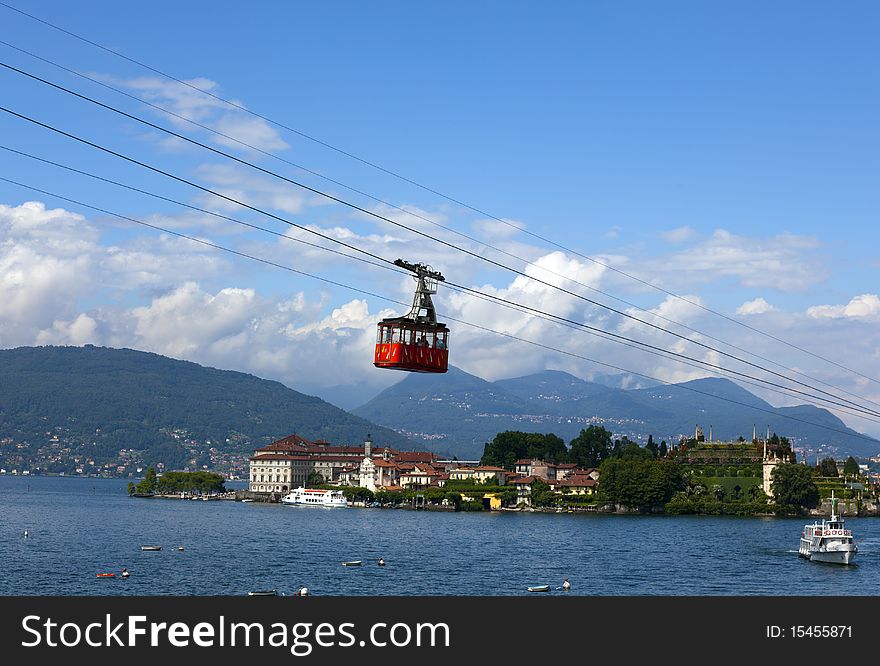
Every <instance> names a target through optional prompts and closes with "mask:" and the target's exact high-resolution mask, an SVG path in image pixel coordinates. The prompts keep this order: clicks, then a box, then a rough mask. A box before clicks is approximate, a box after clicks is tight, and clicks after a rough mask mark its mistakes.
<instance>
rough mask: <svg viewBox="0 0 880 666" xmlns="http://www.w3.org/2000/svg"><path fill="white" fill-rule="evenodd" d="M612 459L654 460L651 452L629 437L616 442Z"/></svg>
mask: <svg viewBox="0 0 880 666" xmlns="http://www.w3.org/2000/svg"><path fill="white" fill-rule="evenodd" d="M611 457H612V458H619V459H621V460H652V459H653V458H654V456H653V455H651V452H650V451H648V450H647V449H643V448H642V447H641V446H639V445H638V444H636V443H635V442H634V441H632V440H631V439H629V438H628V437H624V438H623V439H619V440H617V441H615V442H614V449H613V450H612V452H611Z"/></svg>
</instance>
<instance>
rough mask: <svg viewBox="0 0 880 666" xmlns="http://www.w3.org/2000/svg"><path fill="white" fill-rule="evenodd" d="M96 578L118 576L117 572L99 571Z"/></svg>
mask: <svg viewBox="0 0 880 666" xmlns="http://www.w3.org/2000/svg"><path fill="white" fill-rule="evenodd" d="M95 578H116V574H115V573H99V574H95Z"/></svg>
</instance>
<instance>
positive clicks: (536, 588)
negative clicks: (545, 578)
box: [529, 585, 550, 592]
mask: <svg viewBox="0 0 880 666" xmlns="http://www.w3.org/2000/svg"><path fill="white" fill-rule="evenodd" d="M549 591H550V586H549V585H533V586H532V587H530V588H529V592H549Z"/></svg>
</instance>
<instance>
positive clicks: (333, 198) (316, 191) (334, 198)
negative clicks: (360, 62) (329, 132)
mask: <svg viewBox="0 0 880 666" xmlns="http://www.w3.org/2000/svg"><path fill="white" fill-rule="evenodd" d="M0 66H3V67H6V68H7V69H11V70H13V71H16V72H19V73H22V74H24V75H25V76H28V77H30V78H33V79H36V80H38V81H41V82H43V83H47V84H48V85H50V86H52V87H55V88H58V89H60V90H63V91H64V92H68V93H70V94H72V95H74V96H76V97H79V98H82V99H84V100H87V101H90V102H92V103H94V104H96V105H98V106H101V107H103V108H106V109H108V110H110V111H113V112H115V113H117V114H119V115H122V116H124V117H127V118H130V119H132V120H135V121H137V122H140V123H142V124H144V125H147V126H149V127H152V128H154V129H158V130H160V131H162V132H165V133H167V134H169V135H171V136H174V137H177V138H180V139H182V140H184V141H187V142H189V143H191V144H194V145H197V146H200V147H202V148H204V149H206V150H209V151H211V152H214V153H217V154H219V155H221V156H224V157H226V158H228V159H231V160H234V161H236V162H239V163H241V164H244V165H246V166H249V167H251V168H253V169H256V170H258V171H260V172H263V173H266V174H268V175H271V176H273V177H276V178H278V179H280V180H283V181H285V182H288V183H291V184H293V185H296V186H298V187H300V188H303V189H305V190H307V191H309V192H312V193H314V194H318V195H320V196H322V197H325V198H327V199H329V200H331V201H334V202H336V203H339V204H342V205H344V206H347V207H349V208H351V209H353V210H357V211H359V212H361V213H364V214H367V215H369V216H372V217H375V218H377V219H380V220H383V221H385V222H387V223H389V224H392V225H394V226H398V227H401V228H403V229H406V230H408V231H410V232H412V233H415V234H417V235H420V236H423V237H425V238H428V239H430V240H433V241H435V242H437V243H439V244H442V245H444V246H447V247H449V248H452V249H455V250H458V251H459V252H462V253H464V254H467V255H469V256H472V257H474V258H476V259H480V260H482V261H485V262H487V263H489V264H492V265H494V266H497V267H499V268H502V269H504V270H507V271H510V272H512V273H515V274H517V275H520V276H522V277H525V278H527V279H530V280H533V281H535V282H538V283H540V284H543V285H545V286H547V287H550V288H552V289H556V290H557V291H560V292H562V293H565V294H568V295H570V296H573V297H574V298H577V299H580V300H583V301H585V302H587V303H590V304H592V305H595V306H597V307H600V308H603V309H606V310H609V311H610V312H614V313H615V314H618V315H620V316H622V317H625V318H627V319H631V320H633V321H636V322H639V323H641V324H643V325H645V326H648V327H650V328H653V329H655V330H658V331H661V332H663V333H666V334H668V335H672V336H674V337H676V338H679V339H681V340H684V341H686V342H689V343H691V344H693V345H695V346H698V347H702V348H704V349H706V350H709V351H713V352H715V353H718V354H721V355H723V356H725V357H727V358H730V359H733V360H735V361H738V362H740V363H743V364H745V365H749V366H751V367H753V368H756V369H758V370H761V371H763V372H766V373H768V374H771V375H774V376H777V377H780V378H782V379H785V380H787V381H790V382H793V383H795V384H798V385H800V386H804V387H806V388H809V389H811V390H813V391H816V392H818V393H822V394H825V395H828V396H831V397H833V398H836V399H841V400H844V402H848V403H851V404H853V405H857V403H854V402H853V401H850V400H847V399H844V398H840V396H836V395H834V394H833V393H829V392H828V391H824V390H822V389H819V388H816V387H814V386H811V385H810V384H807V383H805V382H801V381H799V380H796V379H792V378H791V377H787V376H785V375H783V374H781V373H779V372H776V371H774V370H770V369H769V368H766V367H764V366H762V365H760V364H757V363H754V362H752V361H748V360H746V359H743V358H741V357H739V356H736V355H734V354H731V353H729V352H725V351H723V350H720V349H717V348H716V347H712V346H711V345H707V344H705V343H703V342H700V341H698V340H694V339H692V338H689V337H687V336H684V335H682V334H680V333H676V332H674V331H670V330H668V329H665V328H663V327H661V326H658V325H656V324H653V323H651V322H648V321H645V320H643V319H640V318H639V317H636V316H634V315H632V314H630V313H627V312H625V311H621V310H618V309H616V308H613V307H611V306H609V305H606V304H604V303H600V302H598V301H595V300H593V299H590V298H587V297H586V296H583V295H581V294H578V293H576V292H573V291H571V290H568V289H565V288H563V287H560V286H558V285H554V284H552V283H550V282H547V281H546V280H542V279H541V278H538V277H535V276H532V275H528V274H527V273H525V272H523V271H521V270H519V269H516V268H513V267H510V266H506V265H504V264H502V263H500V262H497V261H495V260H493V259H490V258H488V257H484V256H482V255H480V254H477V253H475V252H473V251H471V250H468V249H466V248H462V247H459V246H457V245H455V244H453V243H450V242H449V241H445V240H443V239H441V238H437V237H436V236H432V235H431V234H428V233H426V232H424V231H419V230H418V229H414V228H412V227H409V226H407V225H405V224H403V223H401V222H397V221H395V220H393V219H391V218H388V217H385V216H383V215H380V214H379V213H376V212H374V211H370V210H368V209H366V208H363V207H361V206H358V205H357V204H353V203H351V202H348V201H346V200H344V199H341V198H340V197H337V196H334V195H332V194H328V193H326V192H323V191H321V190H319V189H316V188H314V187H311V186H309V185H306V184H304V183H300V182H298V181H296V180H293V179H290V178H288V177H286V176H283V175H280V174H277V173H275V172H272V171H270V170H268V169H265V168H263V167H261V166H259V165H255V164H252V163H250V162H248V161H246V160H243V159H241V158H238V157H236V156H234V155H231V154H229V153H226V152H224V151H222V150H219V149H217V148H214V147H212V146H209V145H207V144H204V143H201V142H199V141H196V140H195V139H192V138H190V137H187V136H185V135H183V134H180V133H178V132H174V131H173V130H169V129H167V128H164V127H162V126H160V125H157V124H155V123H152V122H150V121H148V120H145V119H143V118H139V117H137V116H134V115H132V114H129V113H126V112H125V111H122V110H120V109H116V108H114V107H112V106H109V105H107V104H104V103H103V102H100V101H98V100H93V99H91V98H89V97H87V96H85V95H82V94H80V93H77V92H75V91H71V90H69V89H67V88H64V87H63V86H59V85H58V84H55V83H52V82H49V81H46V80H44V79H41V78H40V77H36V76H34V75H32V74H29V73H27V72H24V71H23V70H19V69H17V68H15V67H11V66H10V65H7V64H5V63H2V62H0ZM0 111H4V112H5V113H8V114H10V115H13V116H16V117H18V118H20V119H22V120H26V121H28V122H30V123H32V124H35V125H37V126H40V127H43V128H45V129H49V130H51V131H53V132H56V133H58V134H60V135H62V136H66V137H68V138H71V139H73V140H75V141H78V142H81V143H83V144H85V145H88V146H91V147H93V148H96V149H98V150H101V151H103V152H105V153H108V154H110V155H113V156H115V157H119V158H121V159H124V160H126V161H129V162H131V163H133V164H137V165H139V166H141V167H144V168H147V169H150V170H152V171H154V172H157V173H160V174H162V175H165V176H167V177H170V178H173V179H175V180H178V181H180V182H182V183H185V184H188V185H191V186H193V187H196V188H198V189H200V190H202V191H205V192H207V193H209V194H213V195H215V196H218V197H221V198H223V199H226V200H229V201H234V200H233V199H231V198H230V197H228V196H226V195H223V194H220V193H218V192H216V191H214V190H210V189H208V188H205V187H203V186H201V185H198V184H196V183H193V182H192V181H188V180H186V179H183V178H181V177H179V176H175V175H173V174H170V173H169V172H167V171H164V170H162V169H159V168H157V167H154V166H151V165H148V164H146V163H144V162H141V161H139V160H136V159H134V158H132V157H129V156H126V155H123V154H122V153H119V152H117V151H114V150H111V149H109V148H106V147H104V146H101V145H100V144H97V143H94V142H92V141H89V140H87V139H84V138H82V137H79V136H77V135H75V134H72V133H69V132H66V131H64V130H61V129H59V128H57V127H54V126H52V125H49V124H47V123H43V122H41V121H39V120H36V119H35V118H32V117H30V116H27V115H24V114H20V113H18V112H16V111H13V110H12V109H9V108H7V107H4V106H0ZM235 203H238V204H239V205H243V206H245V207H247V208H250V209H252V210H258V209H256V208H254V207H253V206H250V205H248V204H244V203H242V202H238V201H235ZM258 212H263V213H264V214H266V215H269V216H271V217H273V218H275V219H277V220H280V221H282V222H285V223H287V224H293V223H291V222H289V221H287V220H284V219H283V218H280V217H278V216H277V215H274V214H272V213H266V212H264V211H258ZM294 226H299V225H294ZM300 228H303V229H306V228H305V227H300ZM309 231H310V232H312V233H314V232H313V231H312V230H309ZM334 241H335V239H334ZM335 242H339V241H335ZM358 251H361V252H363V251H362V250H358ZM385 261H387V260H385ZM862 400H864V398H862ZM857 406H858V405H857ZM859 407H860V408H861V406H859Z"/></svg>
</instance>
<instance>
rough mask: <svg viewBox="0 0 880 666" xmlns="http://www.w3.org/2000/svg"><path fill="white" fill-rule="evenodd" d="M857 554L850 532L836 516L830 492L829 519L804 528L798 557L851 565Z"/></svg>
mask: <svg viewBox="0 0 880 666" xmlns="http://www.w3.org/2000/svg"><path fill="white" fill-rule="evenodd" d="M857 552H859V548H858V546H856V544H855V543H854V542H853V535H852V531H850V530H848V529H846V528H845V527H844V520H843V518H840V517H839V516H838V515H837V498H836V497H834V492H833V491H832V493H831V517H830V518H828V519H824V518H823V519H822V522H821V523H813V524H812V525H805V526H804V531H803V532H801V542H800V547H799V548H798V555H800V556H801V557H803V558H806V559H808V560H810V561H811V562H825V563H827V564H851V563H852V561H853V558H854V557H855V556H856V553H857Z"/></svg>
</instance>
